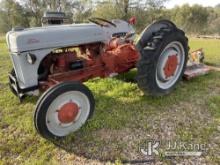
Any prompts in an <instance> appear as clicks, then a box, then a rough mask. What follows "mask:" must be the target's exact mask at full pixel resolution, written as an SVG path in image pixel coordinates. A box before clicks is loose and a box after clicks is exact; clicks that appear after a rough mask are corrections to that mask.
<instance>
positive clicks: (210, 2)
mask: <svg viewBox="0 0 220 165" xmlns="http://www.w3.org/2000/svg"><path fill="white" fill-rule="evenodd" d="M184 3H188V4H190V5H193V4H200V5H202V6H212V7H213V6H216V5H217V4H220V0H170V1H169V2H167V3H166V5H165V6H166V7H167V8H172V7H174V6H175V5H182V4H184Z"/></svg>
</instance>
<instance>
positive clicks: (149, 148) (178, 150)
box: [140, 140, 210, 156]
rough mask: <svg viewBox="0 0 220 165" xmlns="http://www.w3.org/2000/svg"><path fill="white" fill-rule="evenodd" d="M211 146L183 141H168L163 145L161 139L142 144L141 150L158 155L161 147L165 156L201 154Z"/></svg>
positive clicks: (150, 154)
mask: <svg viewBox="0 0 220 165" xmlns="http://www.w3.org/2000/svg"><path fill="white" fill-rule="evenodd" d="M162 146H163V148H162ZM209 147H210V146H209V145H207V144H194V143H189V142H181V141H180V142H177V141H173V142H172V141H167V142H166V143H163V145H162V143H161V142H160V141H154V140H149V141H146V142H145V143H143V144H141V145H140V152H141V153H142V154H143V155H145V156H154V155H155V156H158V155H159V149H163V151H164V155H165V156H201V155H202V154H203V153H204V152H206V151H207V150H208V148H209Z"/></svg>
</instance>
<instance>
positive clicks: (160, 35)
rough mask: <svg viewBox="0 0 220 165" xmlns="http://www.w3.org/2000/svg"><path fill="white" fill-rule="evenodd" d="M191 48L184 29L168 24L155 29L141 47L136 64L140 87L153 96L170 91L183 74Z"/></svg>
mask: <svg viewBox="0 0 220 165" xmlns="http://www.w3.org/2000/svg"><path fill="white" fill-rule="evenodd" d="M142 44H143V43H142ZM188 51H189V48H188V39H187V37H186V36H185V33H184V32H183V31H182V30H180V29H178V28H176V27H174V28H169V27H167V28H161V29H160V30H158V31H157V32H153V33H152V34H151V37H150V38H149V40H148V41H147V42H146V43H144V47H143V48H142V49H141V50H140V53H141V58H140V60H139V61H138V64H137V69H138V75H137V82H138V86H139V87H140V89H142V90H143V91H144V93H146V94H150V95H154V96H162V95H166V94H169V93H170V92H171V91H172V90H173V89H174V88H175V86H176V84H177V83H178V82H179V80H180V79H181V78H182V76H183V73H184V70H185V67H186V63H187V59H188Z"/></svg>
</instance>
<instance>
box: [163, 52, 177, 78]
mask: <svg viewBox="0 0 220 165" xmlns="http://www.w3.org/2000/svg"><path fill="white" fill-rule="evenodd" d="M177 66H178V58H177V55H172V56H169V57H168V59H167V62H166V64H165V67H164V74H165V76H166V78H169V77H171V76H173V75H174V74H175V71H176V69H177Z"/></svg>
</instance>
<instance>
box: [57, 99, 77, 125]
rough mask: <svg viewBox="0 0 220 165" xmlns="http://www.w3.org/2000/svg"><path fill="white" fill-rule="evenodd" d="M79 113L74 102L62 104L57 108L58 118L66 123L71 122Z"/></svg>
mask: <svg viewBox="0 0 220 165" xmlns="http://www.w3.org/2000/svg"><path fill="white" fill-rule="evenodd" d="M78 113H79V107H78V105H77V104H76V103H74V102H69V103H66V104H64V105H63V106H62V107H61V108H60V110H58V119H59V121H60V122H61V123H64V124H67V123H71V122H73V121H74V120H75V119H76V117H77V115H78Z"/></svg>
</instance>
